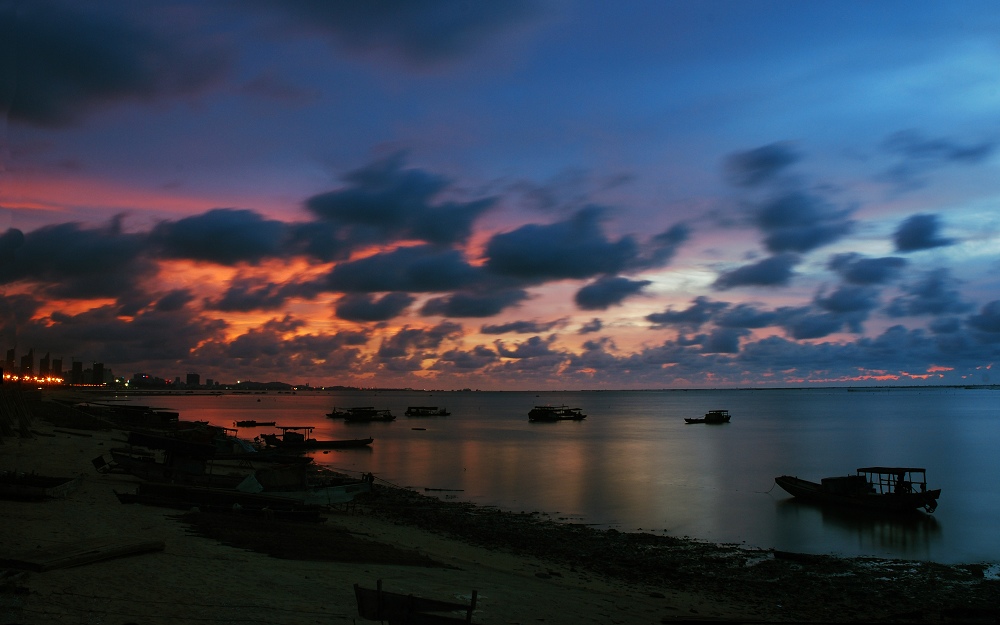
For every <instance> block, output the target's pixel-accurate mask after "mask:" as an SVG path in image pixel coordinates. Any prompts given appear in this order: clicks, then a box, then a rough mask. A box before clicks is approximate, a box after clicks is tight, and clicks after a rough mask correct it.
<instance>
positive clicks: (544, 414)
mask: <svg viewBox="0 0 1000 625" xmlns="http://www.w3.org/2000/svg"><path fill="white" fill-rule="evenodd" d="M586 418H587V415H585V414H583V409H582V408H570V407H569V406H535V407H534V408H532V409H531V410H529V411H528V421H582V420H584V419H586Z"/></svg>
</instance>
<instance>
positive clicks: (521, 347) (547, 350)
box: [493, 335, 558, 360]
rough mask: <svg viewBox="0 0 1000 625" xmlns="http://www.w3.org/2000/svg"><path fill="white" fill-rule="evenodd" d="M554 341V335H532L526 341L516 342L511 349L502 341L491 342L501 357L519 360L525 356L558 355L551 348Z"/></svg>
mask: <svg viewBox="0 0 1000 625" xmlns="http://www.w3.org/2000/svg"><path fill="white" fill-rule="evenodd" d="M554 341H555V335H553V336H550V337H548V338H546V339H543V338H541V337H538V336H533V337H531V338H529V339H528V340H526V341H522V342H520V343H518V344H517V345H515V346H514V348H513V349H511V348H508V347H507V346H506V345H505V344H504V342H503V341H500V340H496V341H493V344H494V345H495V346H496V348H497V353H498V354H500V355H501V356H502V357H504V358H514V359H516V360H521V359H526V358H542V357H551V356H558V353H557V352H555V351H553V350H552V343H553V342H554Z"/></svg>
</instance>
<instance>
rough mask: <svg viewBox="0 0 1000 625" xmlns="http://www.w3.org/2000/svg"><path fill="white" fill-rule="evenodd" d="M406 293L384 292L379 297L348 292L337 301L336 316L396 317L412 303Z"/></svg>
mask: <svg viewBox="0 0 1000 625" xmlns="http://www.w3.org/2000/svg"><path fill="white" fill-rule="evenodd" d="M413 301H414V298H413V297H412V296H410V295H408V294H406V293H386V294H385V295H383V296H382V297H380V298H376V297H374V296H371V295H367V294H348V295H345V296H344V297H342V298H341V299H340V300H339V301H338V302H337V307H336V311H337V316H338V317H340V318H341V319H346V320H347V321H361V322H364V321H388V320H389V319H392V318H394V317H398V316H399V315H400V314H402V313H403V311H404V310H406V308H407V307H408V306H409V305H410V304H412V303H413Z"/></svg>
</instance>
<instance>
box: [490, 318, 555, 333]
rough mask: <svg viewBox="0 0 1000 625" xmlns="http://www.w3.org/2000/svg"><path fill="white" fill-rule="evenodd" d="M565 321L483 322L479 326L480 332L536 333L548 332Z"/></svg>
mask: <svg viewBox="0 0 1000 625" xmlns="http://www.w3.org/2000/svg"><path fill="white" fill-rule="evenodd" d="M565 322H566V321H565V320H564V319H556V320H555V321H548V322H545V323H540V322H537V321H512V322H510V323H502V324H497V325H489V324H484V325H483V326H482V327H480V328H479V332H480V333H481V334H508V333H511V334H538V333H540V332H548V331H549V330H551V329H552V328H554V327H556V326H559V325H562V324H564V323H565Z"/></svg>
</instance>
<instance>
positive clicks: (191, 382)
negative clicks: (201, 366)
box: [187, 373, 201, 386]
mask: <svg viewBox="0 0 1000 625" xmlns="http://www.w3.org/2000/svg"><path fill="white" fill-rule="evenodd" d="M187 385H188V386H201V376H200V375H198V374H197V373H189V374H187Z"/></svg>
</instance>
